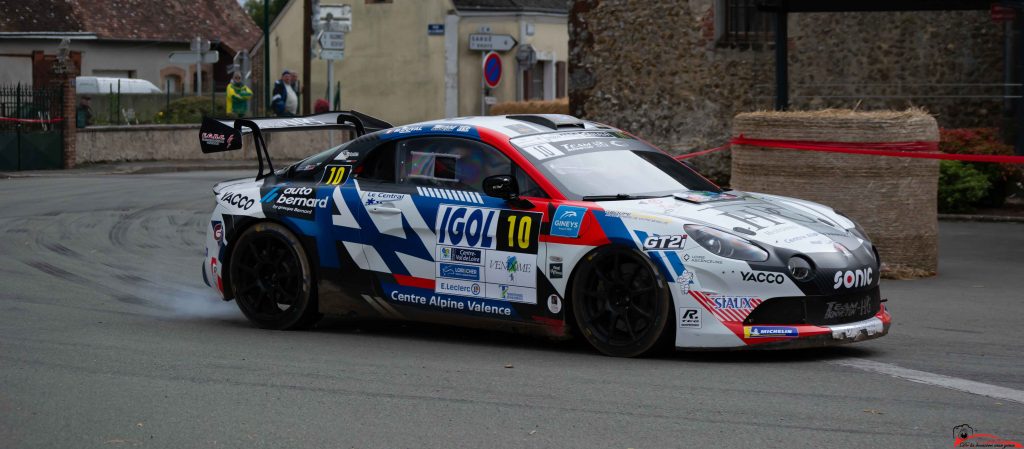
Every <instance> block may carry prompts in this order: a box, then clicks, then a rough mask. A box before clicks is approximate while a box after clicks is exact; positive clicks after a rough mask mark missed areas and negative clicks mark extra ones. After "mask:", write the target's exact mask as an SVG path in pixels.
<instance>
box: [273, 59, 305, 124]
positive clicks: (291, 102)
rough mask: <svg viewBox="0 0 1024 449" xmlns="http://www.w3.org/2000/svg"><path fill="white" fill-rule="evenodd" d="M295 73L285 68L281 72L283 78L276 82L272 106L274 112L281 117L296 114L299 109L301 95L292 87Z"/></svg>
mask: <svg viewBox="0 0 1024 449" xmlns="http://www.w3.org/2000/svg"><path fill="white" fill-rule="evenodd" d="M294 79H295V74H294V73H292V71H291V70H288V69H285V71H284V72H283V73H281V79H279V80H277V81H276V82H274V94H273V96H272V97H270V108H271V109H273V111H274V114H276V115H278V116H281V117H290V116H294V115H295V114H297V113H298V111H299V96H298V95H297V94H296V93H295V89H294V88H292V80H294Z"/></svg>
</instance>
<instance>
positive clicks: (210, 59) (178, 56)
mask: <svg viewBox="0 0 1024 449" xmlns="http://www.w3.org/2000/svg"><path fill="white" fill-rule="evenodd" d="M170 60H171V63H172V64H195V63H197V62H199V53H196V52H194V51H172V52H171V55H170ZM217 61H220V53H219V52H216V51H208V52H206V53H203V64H216V63H217Z"/></svg>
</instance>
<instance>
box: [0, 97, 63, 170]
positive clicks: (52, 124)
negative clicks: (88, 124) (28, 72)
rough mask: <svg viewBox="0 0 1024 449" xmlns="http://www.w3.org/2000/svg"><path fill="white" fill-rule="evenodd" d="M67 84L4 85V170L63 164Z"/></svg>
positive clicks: (0, 112) (0, 127) (0, 130)
mask: <svg viewBox="0 0 1024 449" xmlns="http://www.w3.org/2000/svg"><path fill="white" fill-rule="evenodd" d="M63 111H64V89H63V86H53V87H42V88H37V89H33V88H29V87H25V86H22V85H21V84H17V85H0V171H12V170H45V169H58V168H61V166H62V162H63V154H64V124H63V123H62V122H63V120H74V117H62V116H61V114H62V112H63Z"/></svg>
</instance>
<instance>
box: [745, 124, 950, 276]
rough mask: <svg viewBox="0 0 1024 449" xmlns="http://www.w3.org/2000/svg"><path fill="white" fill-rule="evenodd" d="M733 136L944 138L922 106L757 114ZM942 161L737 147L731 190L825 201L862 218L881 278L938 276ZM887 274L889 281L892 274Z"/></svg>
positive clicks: (864, 139) (863, 139) (843, 139)
mask: <svg viewBox="0 0 1024 449" xmlns="http://www.w3.org/2000/svg"><path fill="white" fill-rule="evenodd" d="M733 133H734V135H736V136H739V135H743V136H744V137H747V138H751V139H771V140H803V141H818V142H917V141H933V142H934V141H938V140H939V129H938V126H937V124H936V122H935V119H934V118H933V117H932V116H931V115H929V114H928V113H927V112H925V111H923V110H920V109H908V110H906V111H874V112H855V111H849V110H824V111H803V112H753V113H744V114H739V115H737V116H736V119H735V121H734V122H733ZM938 177H939V161H937V160H931V159H911V158H895V157H879V156H870V155H859V154H841V153H825V152H816V151H796V150H787V149H773V148H761V147H752V146H746V145H736V146H733V148H732V180H731V186H732V187H733V188H735V189H737V190H746V191H751V192H765V193H772V194H777V195H785V196H792V197H796V198H803V199H807V200H811V201H815V202H819V203H822V204H826V205H828V206H831V207H833V208H835V209H836V210H839V211H842V212H843V213H845V214H847V215H848V216H850V217H851V218H853V219H855V220H857V221H858V222H859V223H860V224H861V225H862V226H863V227H864V229H865V230H866V231H867V232H868V235H869V236H870V237H871V240H872V241H873V242H874V244H875V245H877V247H878V252H879V253H880V255H881V258H882V261H883V263H885V264H886V265H887V267H884V268H887V269H888V270H885V269H883V273H882V274H883V276H887V275H888V276H896V277H901V278H907V277H924V276H932V275H934V274H935V273H936V270H937V269H938V221H937V219H938V217H937V212H936V195H937V190H938ZM888 276H887V277H888Z"/></svg>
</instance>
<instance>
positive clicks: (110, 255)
mask: <svg viewBox="0 0 1024 449" xmlns="http://www.w3.org/2000/svg"><path fill="white" fill-rule="evenodd" d="M247 174H249V173H248V172H241V173H239V172H234V173H230V172H202V173H198V172H195V173H173V174H171V173H169V174H154V175H135V176H116V175H105V176H104V175H88V174H78V175H74V174H68V175H62V176H48V177H41V178H28V179H11V180H3V181H0V211H2V212H0V447H3V448H63V447H66V448H72V447H73V448H90V447H97V448H108V447H166V448H186V447H203V448H219V447H245V448H259V447H290V448H294V447H325V448H328V447H329V448H343V447H387V448H403V447H467V448H470V447H471V448H478V447H596V448H604V447H607V448H663V447H688V446H692V447H710V446H715V447H829V448H840V447H894V448H895V447H899V448H903V447H906V448H909V447H913V448H922V447H949V446H950V445H951V444H952V440H953V434H952V428H953V427H954V426H956V425H958V424H962V423H967V424H970V425H971V426H972V427H973V428H974V429H975V431H976V432H979V433H990V434H995V435H998V436H1000V437H1004V438H1008V439H1012V440H1017V441H1024V403H1021V402H1020V399H1021V398H1022V397H1024V392H1022V391H1021V390H1024V356H1022V353H1021V352H1022V351H1021V344H1020V334H1021V332H1022V326H1021V322H1020V320H1021V315H1022V313H1021V312H1024V293H1022V292H1024V225H1019V224H983V223H942V224H941V227H940V228H941V252H940V254H941V258H942V259H941V264H940V271H941V273H940V275H939V276H938V277H936V278H933V279H927V280H918V281H884V282H883V285H882V288H883V294H884V296H886V297H888V298H889V302H888V305H889V307H890V309H891V310H892V312H893V314H894V317H895V323H894V326H893V328H892V331H891V333H890V335H889V336H888V337H886V338H883V339H880V340H875V341H870V342H865V343H861V344H858V345H853V346H847V347H840V348H833V349H828V350H815V351H789V352H760V353H677V354H674V355H671V356H666V357H662V358H655V359H639V360H623V359H613V358H608V357H603V356H600V355H597V354H595V353H594V352H592V351H590V350H589V349H587V348H586V347H585V346H583V345H582V344H579V343H560V344H553V343H550V342H547V341H545V340H541V339H524V338H522V337H516V336H510V335H503V334H493V333H487V332H479V331H469V330H462V329H450V328H443V327H435V326H423V325H372V326H358V327H357V326H352V325H349V324H345V323H339V322H326V323H324V324H323V325H321V326H320V327H319V328H318V329H316V330H313V331H308V332H272V331H264V330H259V329H255V328H253V327H251V326H250V325H249V324H248V323H247V322H246V321H245V320H244V318H243V317H242V315H241V313H239V312H238V311H237V309H236V308H235V305H234V303H223V302H220V301H219V300H217V299H216V298H215V294H214V292H213V291H212V290H209V289H207V287H206V286H205V285H204V284H203V282H202V278H201V276H200V272H199V264H200V259H201V256H202V255H203V247H202V239H203V236H204V234H203V233H204V232H205V227H206V226H209V222H208V216H209V212H210V210H211V208H212V205H213V200H212V195H211V194H210V187H211V186H212V184H213V183H214V182H215V181H218V180H222V179H227V178H230V177H238V176H244V175H247ZM872 367H874V368H872ZM900 368H904V369H908V370H916V371H913V373H917V372H921V373H923V374H920V375H921V376H932V375H941V376H937V377H936V378H938V379H940V381H939V382H926V383H921V382H913V381H909V380H906V379H905V378H899V377H894V375H893V374H894V372H890V371H893V370H896V371H895V374H896V375H900V374H899V373H900V371H899V370H900ZM929 373H931V374H929ZM943 376H945V377H943ZM903 377H908V376H906V375H904V376H903ZM909 377H914V375H910V376H909ZM969 381H973V382H974V383H971V382H969ZM936 383H938V384H945V385H947V386H945V387H944V386H941V385H935V384H936ZM957 388H959V389H966V390H970V391H980V392H985V391H994V392H995V393H993V394H992V397H989V396H983V395H979V394H972V393H968V392H964V391H958V390H957Z"/></svg>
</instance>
